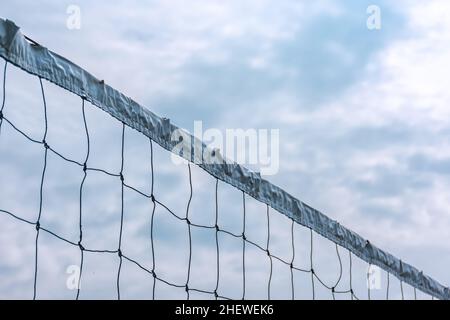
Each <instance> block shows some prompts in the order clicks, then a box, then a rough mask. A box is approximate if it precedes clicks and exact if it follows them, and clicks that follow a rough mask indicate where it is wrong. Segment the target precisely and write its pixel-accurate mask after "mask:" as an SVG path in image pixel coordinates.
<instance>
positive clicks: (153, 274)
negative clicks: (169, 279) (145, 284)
mask: <svg viewBox="0 0 450 320" xmlns="http://www.w3.org/2000/svg"><path fill="white" fill-rule="evenodd" d="M152 276H153V278H156V272H155V270H152Z"/></svg>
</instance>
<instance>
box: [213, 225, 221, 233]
mask: <svg viewBox="0 0 450 320" xmlns="http://www.w3.org/2000/svg"><path fill="white" fill-rule="evenodd" d="M214 227H215V228H216V231H217V232H219V231H220V228H219V225H218V224H217V223H216V225H215V226H214Z"/></svg>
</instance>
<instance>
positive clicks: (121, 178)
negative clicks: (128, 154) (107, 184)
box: [119, 172, 125, 182]
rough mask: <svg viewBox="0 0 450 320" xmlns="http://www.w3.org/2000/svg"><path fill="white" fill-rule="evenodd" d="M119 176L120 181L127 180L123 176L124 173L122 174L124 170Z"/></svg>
mask: <svg viewBox="0 0 450 320" xmlns="http://www.w3.org/2000/svg"><path fill="white" fill-rule="evenodd" d="M119 177H120V181H122V182H123V181H124V180H125V178H124V177H123V174H122V172H121V173H120V175H119Z"/></svg>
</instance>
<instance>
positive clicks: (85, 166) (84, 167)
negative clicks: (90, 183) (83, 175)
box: [83, 162, 87, 172]
mask: <svg viewBox="0 0 450 320" xmlns="http://www.w3.org/2000/svg"><path fill="white" fill-rule="evenodd" d="M86 170H87V165H86V162H85V163H83V171H84V172H86Z"/></svg>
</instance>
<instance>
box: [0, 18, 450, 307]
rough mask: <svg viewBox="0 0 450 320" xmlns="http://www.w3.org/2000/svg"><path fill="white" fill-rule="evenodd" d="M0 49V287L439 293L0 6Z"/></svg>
mask: <svg viewBox="0 0 450 320" xmlns="http://www.w3.org/2000/svg"><path fill="white" fill-rule="evenodd" d="M0 56H1V57H2V58H3V59H4V67H3V83H2V104H1V109H0V158H1V160H0V175H1V176H2V179H1V188H2V189H0V219H1V220H0V233H1V237H0V248H2V261H1V262H0V273H1V274H0V279H2V281H0V295H5V297H8V296H9V294H10V295H12V296H17V297H21V298H27V297H29V298H34V299H37V298H46V297H52V296H55V295H57V292H58V295H57V297H65V298H75V299H79V298H96V297H109V298H118V299H121V298H149V299H164V298H170V299H185V298H186V299H197V298H202V299H205V298H212V299H247V298H258V299H279V298H283V299H327V298H332V299H366V298H369V299H371V298H399V299H401V298H403V299H414V298H417V297H418V296H419V297H423V298H425V297H434V298H438V299H448V298H449V297H450V293H449V289H448V288H447V287H444V286H443V285H441V284H439V283H438V282H437V281H435V280H434V279H432V278H431V277H429V276H427V275H425V274H424V273H423V272H422V271H419V270H418V269H416V268H415V267H413V266H411V265H409V264H407V263H405V262H403V261H401V260H400V259H398V258H396V257H395V256H393V255H391V254H389V253H387V252H385V251H383V250H381V249H379V248H377V247H376V246H374V245H373V244H372V243H370V242H369V241H367V240H366V239H364V238H362V237H361V236H359V235H358V234H356V233H355V232H352V231H351V230H349V229H347V228H345V227H344V226H342V225H340V224H339V223H338V222H337V221H334V220H332V219H330V218H328V217H327V216H326V215H324V214H322V213H321V212H319V211H318V210H316V209H314V208H312V207H310V206H308V205H307V204H305V203H303V202H302V201H300V200H298V199H296V198H295V197H293V196H291V195H290V194H288V193H287V192H285V191H284V190H283V189H281V188H280V187H277V186H275V185H274V184H272V183H270V182H269V181H267V180H265V179H263V178H262V177H261V176H260V174H258V173H256V172H253V171H251V170H249V169H247V168H245V167H244V166H242V165H239V164H237V163H235V162H232V161H229V160H227V159H225V158H224V157H222V156H221V154H220V150H212V149H210V148H209V147H208V146H207V145H206V144H205V143H203V142H202V141H200V140H199V139H198V138H197V137H194V136H193V135H191V134H189V133H188V132H187V131H185V130H182V129H180V128H179V127H177V126H176V125H174V124H173V123H172V122H171V121H170V120H169V119H166V118H161V117H159V116H157V115H156V114H154V113H152V112H151V111H149V110H148V109H146V108H144V107H142V106H141V105H139V104H138V103H136V102H135V101H133V100H132V99H131V98H129V97H127V96H126V95H124V94H122V93H120V92H119V91H117V90H115V89H114V88H112V87H110V86H108V85H107V84H106V83H105V82H104V81H103V80H99V79H97V78H95V77H94V76H92V75H91V74H90V73H88V72H87V71H85V70H84V69H82V68H81V67H79V66H77V65H76V64H74V63H72V62H70V61H69V60H67V59H65V58H63V57H61V56H59V55H57V54H56V53H53V52H51V51H50V50H48V49H46V48H45V47H43V46H41V45H40V44H38V43H36V42H34V41H33V40H30V39H28V38H27V37H26V36H24V35H23V34H22V33H21V32H20V30H19V28H18V27H17V26H16V25H15V24H14V23H13V22H11V21H9V20H6V21H5V20H0ZM23 71H25V72H23ZM10 84H13V85H10ZM63 96H64V97H63ZM100 110H101V111H103V112H101V111H100ZM105 112H106V113H105ZM110 116H112V117H113V118H111V117H110ZM105 128H108V129H105ZM174 132H178V136H177V139H174V135H173V133H174ZM180 145H181V148H180ZM174 153H175V154H176V156H177V157H179V158H180V159H184V162H183V163H182V164H181V165H174V164H173V163H172V162H171V161H170V157H171V156H172V155H173V154H174ZM205 156H206V157H208V158H209V159H210V160H211V159H213V161H204V160H205ZM377 268H379V269H377ZM381 283H382V285H381ZM380 287H383V289H382V290H380ZM67 289H70V290H67ZM2 291H3V292H2ZM61 292H63V293H61Z"/></svg>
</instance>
